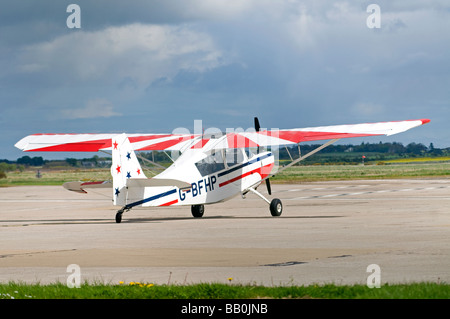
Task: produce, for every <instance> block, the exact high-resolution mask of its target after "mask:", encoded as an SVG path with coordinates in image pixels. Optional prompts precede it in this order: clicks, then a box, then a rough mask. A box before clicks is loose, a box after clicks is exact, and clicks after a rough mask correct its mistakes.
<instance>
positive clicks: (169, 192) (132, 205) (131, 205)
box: [125, 188, 177, 209]
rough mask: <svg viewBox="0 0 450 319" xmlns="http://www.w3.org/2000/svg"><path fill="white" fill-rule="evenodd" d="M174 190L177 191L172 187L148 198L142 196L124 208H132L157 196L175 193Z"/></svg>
mask: <svg viewBox="0 0 450 319" xmlns="http://www.w3.org/2000/svg"><path fill="white" fill-rule="evenodd" d="M176 192H177V190H176V189H175V188H174V189H171V190H170V191H167V192H164V193H161V194H158V195H155V196H152V197H149V198H144V199H142V200H140V201H137V202H134V203H131V204H128V205H125V209H129V208H132V207H134V206H138V205H142V204H144V203H148V202H151V201H153V200H155V199H158V198H161V197H165V196H168V195H171V194H173V193H176Z"/></svg>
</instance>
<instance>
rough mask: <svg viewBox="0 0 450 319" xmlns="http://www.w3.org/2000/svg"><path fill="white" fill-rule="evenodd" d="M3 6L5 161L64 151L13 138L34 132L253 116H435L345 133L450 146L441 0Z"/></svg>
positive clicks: (314, 121)
mask: <svg viewBox="0 0 450 319" xmlns="http://www.w3.org/2000/svg"><path fill="white" fill-rule="evenodd" d="M70 4H77V5H78V7H79V15H78V16H75V14H76V13H77V11H73V10H72V9H71V10H68V6H69V5H70ZM371 4H376V5H377V6H378V8H379V15H376V14H377V12H376V10H375V11H372V10H368V7H369V5H371ZM0 5H1V10H0V127H1V133H2V134H1V136H2V138H1V140H0V159H2V158H6V159H10V160H15V159H17V158H19V157H21V156H24V155H29V156H43V157H44V158H52V157H54V156H56V155H55V154H52V155H50V153H23V152H21V151H20V150H18V149H16V148H15V147H14V144H15V143H16V142H17V141H19V140H20V139H21V138H22V137H25V136H27V135H29V134H35V133H110V132H114V133H122V132H126V133H171V132H173V131H174V130H175V129H177V128H180V127H182V128H187V129H188V130H190V131H191V132H193V130H194V120H202V123H203V126H204V127H205V128H208V127H215V128H219V129H221V130H223V131H225V130H226V129H227V128H243V129H244V130H245V129H247V128H249V127H252V126H253V117H255V116H257V117H258V118H259V121H260V123H261V127H263V128H269V129H270V128H279V129H289V128H302V127H311V126H322V125H338V124H356V123H367V122H377V121H391V120H392V121H398V120H408V119H421V118H429V119H431V122H430V123H429V124H427V125H425V126H422V127H419V128H415V129H412V130H410V131H408V132H405V133H402V134H399V135H394V136H391V137H375V138H367V139H364V140H361V139H346V140H343V143H346V144H352V143H353V144H359V143H361V141H364V142H368V143H373V142H376V143H378V142H379V141H382V142H393V141H396V142H401V143H403V144H405V145H406V144H408V143H410V142H416V143H423V144H425V145H427V146H428V145H429V144H430V143H433V145H434V146H435V147H441V148H443V147H449V146H450V130H449V128H448V127H449V125H448V121H449V120H450V89H449V88H450V3H449V2H448V1H446V0H435V1H433V0H428V1H424V0H421V1H419V0H408V1H406V0H405V1H400V0H397V1H389V0H383V1H381V0H369V1H364V0H358V1H325V0H315V1H297V0H216V1H214V0H172V1H171V0H153V1H148V0H135V1H117V0H109V1H106V0H96V1H92V0H70V1H50V0H40V1H33V0H21V1H16V0H0ZM77 17H79V19H78V18H77ZM378 18H379V19H378ZM68 20H69V21H68ZM378 21H379V22H380V24H379V27H378V25H374V22H378ZM75 22H78V23H79V26H80V28H76V27H72V26H73V23H75ZM69 26H70V27H69ZM374 26H375V27H374ZM95 154H96V153H91V154H90V155H89V156H91V155H92V156H93V155H95ZM83 155H84V154H83ZM57 156H59V158H65V157H75V156H76V155H75V156H74V154H69V153H60V154H57Z"/></svg>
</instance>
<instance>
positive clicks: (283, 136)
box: [215, 119, 430, 148]
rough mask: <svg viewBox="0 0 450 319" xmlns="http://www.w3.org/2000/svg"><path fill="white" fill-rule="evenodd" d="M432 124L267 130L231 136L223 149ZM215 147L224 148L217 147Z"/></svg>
mask: <svg viewBox="0 0 450 319" xmlns="http://www.w3.org/2000/svg"><path fill="white" fill-rule="evenodd" d="M428 122H430V120H428V119H421V120H407V121H397V122H378V123H364V124H351V125H333V126H319V127H307V128H296V129H290V130H266V131H259V132H243V133H229V134H227V139H226V143H225V141H224V142H223V145H221V146H222V147H223V148H226V147H228V148H236V147H256V146H274V145H288V144H298V143H301V142H310V141H319V140H330V139H341V138H350V137H365V136H379V135H387V136H389V135H393V134H397V133H401V132H404V131H407V130H409V129H412V128H414V127H417V126H420V125H423V124H426V123H428ZM215 148H220V147H218V146H216V147H215Z"/></svg>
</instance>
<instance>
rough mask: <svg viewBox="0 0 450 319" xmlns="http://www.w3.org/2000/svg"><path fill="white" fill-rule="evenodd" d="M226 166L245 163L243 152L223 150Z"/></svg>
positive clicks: (232, 149) (239, 149) (235, 149)
mask: <svg viewBox="0 0 450 319" xmlns="http://www.w3.org/2000/svg"><path fill="white" fill-rule="evenodd" d="M225 158H226V160H227V166H228V167H232V166H234V165H236V164H239V163H242V162H244V161H245V157H244V150H243V149H242V148H229V149H226V150H225Z"/></svg>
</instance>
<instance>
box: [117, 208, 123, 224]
mask: <svg viewBox="0 0 450 319" xmlns="http://www.w3.org/2000/svg"><path fill="white" fill-rule="evenodd" d="M122 214H123V211H122V210H119V211H117V214H116V223H118V224H119V223H120V222H121V221H122Z"/></svg>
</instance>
